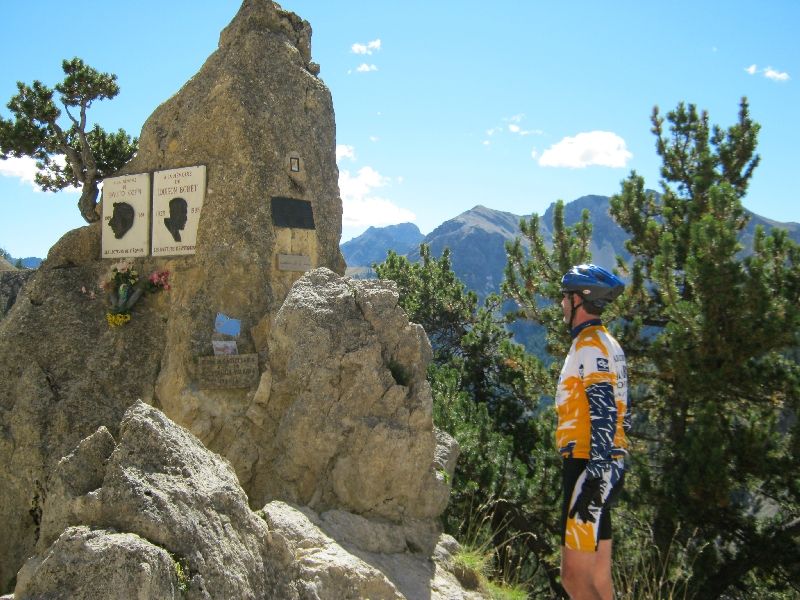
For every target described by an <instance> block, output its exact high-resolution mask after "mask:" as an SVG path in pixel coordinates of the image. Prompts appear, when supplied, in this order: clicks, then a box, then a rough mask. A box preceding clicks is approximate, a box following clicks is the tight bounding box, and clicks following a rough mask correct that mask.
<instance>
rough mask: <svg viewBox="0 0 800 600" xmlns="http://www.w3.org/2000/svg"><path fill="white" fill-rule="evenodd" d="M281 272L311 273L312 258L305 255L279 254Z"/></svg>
mask: <svg viewBox="0 0 800 600" xmlns="http://www.w3.org/2000/svg"><path fill="white" fill-rule="evenodd" d="M278 270H279V271H303V272H306V271H310V270H311V257H310V256H305V255H303V254H278Z"/></svg>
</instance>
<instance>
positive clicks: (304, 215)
mask: <svg viewBox="0 0 800 600" xmlns="http://www.w3.org/2000/svg"><path fill="white" fill-rule="evenodd" d="M272 224H273V225H275V227H291V228H293V229H316V227H315V225H314V211H313V210H312V208H311V202H309V201H308V200H296V199H295V198H282V197H280V196H274V197H273V198H272Z"/></svg>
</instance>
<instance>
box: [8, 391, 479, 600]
mask: <svg viewBox="0 0 800 600" xmlns="http://www.w3.org/2000/svg"><path fill="white" fill-rule="evenodd" d="M118 437H119V441H118V442H115V440H114V438H113V437H112V436H111V434H110V433H109V432H108V430H107V429H106V428H105V427H100V428H98V430H97V431H96V432H95V433H93V434H92V435H91V436H89V437H87V438H86V439H84V440H82V441H81V443H80V444H79V445H78V447H77V448H76V449H75V450H74V451H73V452H71V453H70V454H68V455H67V456H66V457H64V458H63V459H62V460H61V461H60V462H59V464H58V466H57V468H56V469H55V470H54V472H53V474H52V475H51V478H50V481H49V482H48V491H49V493H48V496H47V498H46V500H45V501H44V502H43V503H42V507H41V508H42V531H41V536H40V538H39V542H38V544H37V547H36V553H35V555H34V556H32V557H31V558H30V559H28V560H27V562H26V563H25V565H24V566H23V567H22V569H21V570H20V572H19V576H18V580H17V583H16V589H15V591H14V597H15V598H17V599H19V600H22V599H27V598H41V597H51V598H70V599H83V598H85V599H87V600H88V599H90V598H92V599H93V598H119V599H120V600H122V599H125V600H127V599H128V598H143V599H144V598H159V599H164V598H176V599H177V598H182V597H183V598H190V599H194V598H276V599H278V598H280V599H282V600H283V599H286V600H291V599H301V598H303V599H304V598H309V599H310V598H316V599H320V600H322V599H330V600H343V599H347V598H352V599H354V600H355V599H360V598H370V599H373V600H380V599H387V600H396V599H397V600H399V599H401V598H404V597H407V598H415V597H417V598H419V597H425V598H432V599H435V598H454V597H463V598H470V597H476V598H477V597H479V596H478V595H477V594H470V593H469V592H464V591H463V590H462V589H461V588H460V586H459V585H458V583H457V581H456V579H455V577H454V576H453V574H452V573H451V572H450V570H449V568H448V562H449V561H448V558H449V552H448V547H451V546H448V544H447V542H445V543H444V544H443V545H440V546H439V547H438V549H437V553H436V554H435V560H433V561H430V560H427V559H426V558H425V557H424V556H423V555H413V554H410V553H407V552H402V551H399V548H391V541H389V539H390V536H386V535H384V536H378V537H375V534H376V533H378V531H379V528H380V525H379V524H375V523H372V522H370V521H368V520H366V519H364V518H362V517H358V516H356V515H353V514H350V513H346V512H343V511H335V512H334V513H323V514H322V515H321V516H320V515H317V514H316V513H315V512H314V511H312V510H310V509H307V508H306V509H299V508H297V507H294V506H292V505H289V504H287V503H284V502H279V501H274V502H271V503H269V504H267V505H266V506H265V507H264V508H263V510H261V511H259V512H258V513H255V512H253V511H251V510H250V508H249V507H248V501H247V497H246V495H245V493H244V490H242V488H241V486H240V485H239V483H238V481H237V479H236V475H235V473H234V472H233V469H232V468H231V467H230V465H229V464H228V462H227V461H225V460H224V459H222V458H221V457H219V456H217V455H215V454H213V453H211V452H209V451H208V450H207V449H206V448H205V447H204V446H203V445H202V444H201V443H200V441H199V440H197V438H195V437H194V436H193V435H191V434H190V433H189V432H187V431H186V430H184V429H182V428H181V427H178V426H176V425H175V424H174V423H172V422H171V421H170V420H169V419H167V418H166V417H165V416H164V415H163V414H162V413H161V412H160V411H158V410H157V409H155V408H152V407H149V406H146V405H145V404H143V403H141V402H137V403H135V404H134V405H133V406H132V407H131V408H129V409H128V411H127V412H126V414H125V416H124V418H123V420H122V424H121V426H120V430H119V436H118ZM326 528H327V529H329V531H330V532H335V534H336V535H338V536H339V537H341V538H342V539H348V538H349V542H345V545H347V546H349V547H350V548H351V549H353V550H352V551H348V550H347V549H346V548H345V547H344V546H343V545H340V544H339V543H337V542H336V541H335V540H334V539H333V537H332V536H330V535H328V534H326V533H324V530H325V529H326ZM359 536H366V537H368V538H369V539H370V540H371V541H369V542H368V543H366V544H364V545H368V546H370V548H369V549H368V550H359V549H358V546H357V545H355V544H354V542H357V539H358V538H359ZM380 540H383V541H382V542H381V541H380ZM381 543H383V545H384V546H383V547H381ZM450 544H452V542H450ZM423 590H424V591H423Z"/></svg>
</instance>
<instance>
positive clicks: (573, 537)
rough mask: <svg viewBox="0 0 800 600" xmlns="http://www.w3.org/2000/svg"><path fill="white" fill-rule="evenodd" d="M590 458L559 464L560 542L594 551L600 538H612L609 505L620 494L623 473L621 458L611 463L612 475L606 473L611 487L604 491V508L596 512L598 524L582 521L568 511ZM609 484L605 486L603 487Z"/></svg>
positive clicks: (571, 547)
mask: <svg viewBox="0 0 800 600" xmlns="http://www.w3.org/2000/svg"><path fill="white" fill-rule="evenodd" d="M588 463H589V460H588V459H586V458H564V459H563V463H562V469H561V474H562V486H563V498H562V502H561V545H562V546H566V547H567V548H570V549H573V550H582V551H585V552H595V551H596V550H597V542H598V541H599V540H610V539H611V505H612V504H613V503H614V501H615V500H616V499H617V497H618V496H619V493H620V492H621V491H622V487H623V485H624V482H625V472H624V470H623V467H622V466H621V465H622V463H621V461H620V462H619V463H617V464H615V465H614V473H613V475H612V474H611V473H609V478H608V480H607V483H611V481H610V479H613V480H614V481H613V484H612V485H611V490H610V491H609V490H605V493H604V496H605V501H604V503H603V508H602V510H601V511H599V517H600V518H599V523H598V522H597V520H596V521H595V522H594V523H584V522H582V521H581V520H580V519H579V518H578V517H577V515H576V516H575V517H573V518H569V517H568V515H569V510H570V508H571V506H572V503H573V502H574V501H575V498H577V496H578V493H576V492H580V490H576V489H575V487H576V486H577V485H578V484H579V483H580V484H582V483H583V477H581V476H582V475H583V473H584V471H585V469H586V465H587V464H588ZM606 487H608V486H606Z"/></svg>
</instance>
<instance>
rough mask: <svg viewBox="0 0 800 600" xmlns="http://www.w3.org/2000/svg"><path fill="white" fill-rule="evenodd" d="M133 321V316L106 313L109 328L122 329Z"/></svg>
mask: <svg viewBox="0 0 800 600" xmlns="http://www.w3.org/2000/svg"><path fill="white" fill-rule="evenodd" d="M130 320H131V316H130V315H127V314H114V313H106V321H108V326H109V327H121V326H122V325H125V323H127V322H128V321H130Z"/></svg>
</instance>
